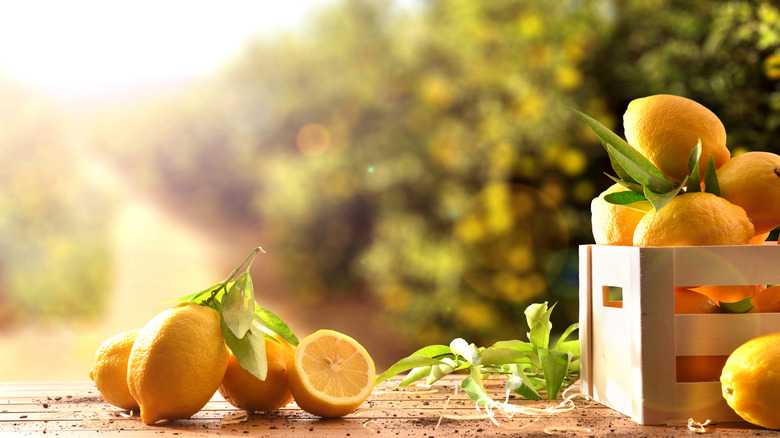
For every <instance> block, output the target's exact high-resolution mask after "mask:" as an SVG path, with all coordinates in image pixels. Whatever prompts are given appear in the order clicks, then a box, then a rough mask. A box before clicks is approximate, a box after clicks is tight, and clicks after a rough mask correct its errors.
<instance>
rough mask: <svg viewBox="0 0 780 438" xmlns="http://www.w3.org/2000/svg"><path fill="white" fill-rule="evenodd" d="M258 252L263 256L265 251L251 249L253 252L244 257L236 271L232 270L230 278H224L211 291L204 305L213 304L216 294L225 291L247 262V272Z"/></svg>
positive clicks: (258, 248)
mask: <svg viewBox="0 0 780 438" xmlns="http://www.w3.org/2000/svg"><path fill="white" fill-rule="evenodd" d="M260 252H262V253H263V254H265V251H264V250H263V248H261V247H259V246H258V247H256V248H255V249H253V250H252V252H250V253H249V255H248V256H246V258H245V259H244V261H243V262H241V264H240V265H238V267H237V268H236V269H234V270H233V272H232V273H231V274H230V276H228V278H226V279H225V281H223V282H222V284H220V285H219V287H218V288H216V289H214V290H213V291H211V296H210V297H209V298H208V299H207V300H206V304H211V303H212V302H214V298H216V296H217V293H218V292H219V291H220V290H222V289H225V288H226V287H227V284H228V283H230V282H231V281H232V280H233V279H234V278H235V277H236V274H238V272H239V271H240V270H241V268H243V267H244V265H245V264H246V263H247V262H249V266H247V268H246V269H247V271H248V270H249V268H251V267H252V262H254V259H255V257H256V256H257V254H258V253H260Z"/></svg>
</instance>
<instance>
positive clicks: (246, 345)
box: [221, 318, 268, 380]
mask: <svg viewBox="0 0 780 438" xmlns="http://www.w3.org/2000/svg"><path fill="white" fill-rule="evenodd" d="M221 324H222V337H224V338H225V344H227V346H228V348H230V351H231V352H232V353H233V355H234V356H236V359H237V360H238V364H239V365H241V367H242V368H244V369H245V370H247V371H249V373H250V374H252V375H253V376H255V377H257V378H258V379H260V380H265V377H266V375H268V360H267V359H266V356H265V337H264V336H263V334H262V332H260V333H258V332H256V331H255V330H254V328H252V327H251V326H250V329H249V331H247V332H246V334H245V335H244V336H243V337H242V338H238V337H236V336H235V335H234V334H233V331H232V330H231V329H230V328H229V327H228V326H227V324H226V323H225V319H224V318H222V319H221ZM258 331H259V330H258Z"/></svg>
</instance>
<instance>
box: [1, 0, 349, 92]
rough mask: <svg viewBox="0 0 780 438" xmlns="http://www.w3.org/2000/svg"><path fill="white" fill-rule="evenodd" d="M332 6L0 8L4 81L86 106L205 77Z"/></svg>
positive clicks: (94, 0) (82, 0)
mask: <svg viewBox="0 0 780 438" xmlns="http://www.w3.org/2000/svg"><path fill="white" fill-rule="evenodd" d="M333 1H334V0H281V1H280V0H209V1H205V0H132V1H127V0H115V1H105V0H67V1H62V0H23V1H16V0H0V77H5V78H10V79H11V80H13V81H16V82H20V83H23V84H25V85H27V86H30V87H32V88H35V89H38V90H41V91H43V92H45V93H48V94H51V95H54V96H60V97H66V98H83V97H89V96H92V95H95V94H101V93H109V92H115V91H117V90H122V89H132V88H134V87H138V86H143V85H148V84H154V83H169V82H174V81H179V80H182V79H191V78H196V77H200V76H203V75H206V74H208V73H210V72H212V71H214V70H216V69H217V68H219V67H220V66H221V65H223V64H224V63H225V62H226V61H228V60H229V59H230V58H231V56H234V55H235V54H236V53H237V52H238V51H239V50H240V49H241V48H242V47H243V45H244V43H245V42H246V41H247V39H248V38H250V37H253V36H263V35H271V34H273V33H275V32H278V31H281V30H293V31H294V30H295V29H296V28H297V27H299V26H301V25H302V24H304V23H305V21H306V20H307V19H308V18H310V17H311V14H312V13H313V12H315V11H316V10H317V9H318V8H320V7H322V6H323V5H326V4H328V3H332V2H333Z"/></svg>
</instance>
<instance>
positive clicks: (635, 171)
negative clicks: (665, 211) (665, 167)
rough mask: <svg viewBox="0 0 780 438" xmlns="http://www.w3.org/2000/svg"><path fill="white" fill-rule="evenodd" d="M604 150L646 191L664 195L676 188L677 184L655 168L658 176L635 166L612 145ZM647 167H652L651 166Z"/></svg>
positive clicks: (641, 166)
mask: <svg viewBox="0 0 780 438" xmlns="http://www.w3.org/2000/svg"><path fill="white" fill-rule="evenodd" d="M606 148H607V150H609V152H610V153H611V154H613V155H614V156H615V159H616V160H617V161H618V162H619V163H620V164H621V165H622V166H623V169H625V170H626V172H628V174H629V175H631V177H632V178H633V179H634V180H635V181H636V182H638V183H639V184H641V185H643V186H644V187H645V188H646V189H647V188H649V189H650V190H652V191H654V192H658V193H665V192H669V191H672V190H674V188H675V187H676V186H677V183H675V182H674V181H672V180H670V179H669V178H667V177H666V176H665V175H663V174H662V173H661V172H660V171H658V169H657V168H656V167H655V166H653V167H652V168H653V169H655V170H656V171H658V174H656V172H653V171H651V170H649V169H648V168H647V167H645V166H643V165H641V164H637V163H636V162H634V161H633V160H632V159H631V158H629V157H628V156H626V155H624V154H623V153H621V152H620V151H618V150H617V149H615V148H614V147H613V146H612V145H609V144H608V145H606ZM648 163H649V162H648ZM649 165H650V166H652V164H649Z"/></svg>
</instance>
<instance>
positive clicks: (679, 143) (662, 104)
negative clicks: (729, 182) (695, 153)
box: [623, 94, 731, 182]
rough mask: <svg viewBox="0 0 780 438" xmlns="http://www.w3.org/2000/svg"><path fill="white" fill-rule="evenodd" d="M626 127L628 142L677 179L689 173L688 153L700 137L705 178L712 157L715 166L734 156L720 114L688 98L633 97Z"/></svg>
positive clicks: (660, 168)
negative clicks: (729, 148) (727, 146)
mask: <svg viewBox="0 0 780 438" xmlns="http://www.w3.org/2000/svg"><path fill="white" fill-rule="evenodd" d="M623 129H624V130H625V135H626V141H627V142H628V144H630V145H631V146H633V147H634V148H635V149H636V150H638V151H639V152H640V153H641V154H642V155H644V156H645V157H646V158H647V159H648V160H650V162H651V163H653V164H654V165H655V166H656V167H657V168H658V169H659V170H660V171H661V172H663V173H664V175H666V176H668V177H669V178H671V179H673V180H675V181H678V182H682V181H683V180H684V179H685V177H686V176H688V156H689V155H690V153H691V151H692V150H693V148H694V147H696V144H697V143H698V141H699V139H701V146H702V153H701V160H700V161H699V163H700V175H701V177H702V178H704V173H705V170H706V166H707V162H708V161H709V158H710V156H712V158H713V160H714V162H715V168H719V167H720V166H722V165H723V163H725V162H726V160H728V159H729V157H730V156H731V152H729V150H728V149H727V148H726V128H724V127H723V123H722V122H721V121H720V119H719V118H718V116H716V115H715V114H714V113H713V112H712V111H710V110H709V109H707V108H706V107H704V106H703V105H701V104H700V103H698V102H696V101H693V100H691V99H687V98H685V97H681V96H674V95H670V94H657V95H653V96H647V97H643V98H640V99H634V100H632V101H631V102H630V103H629V104H628V108H627V109H626V112H625V113H624V114H623Z"/></svg>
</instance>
